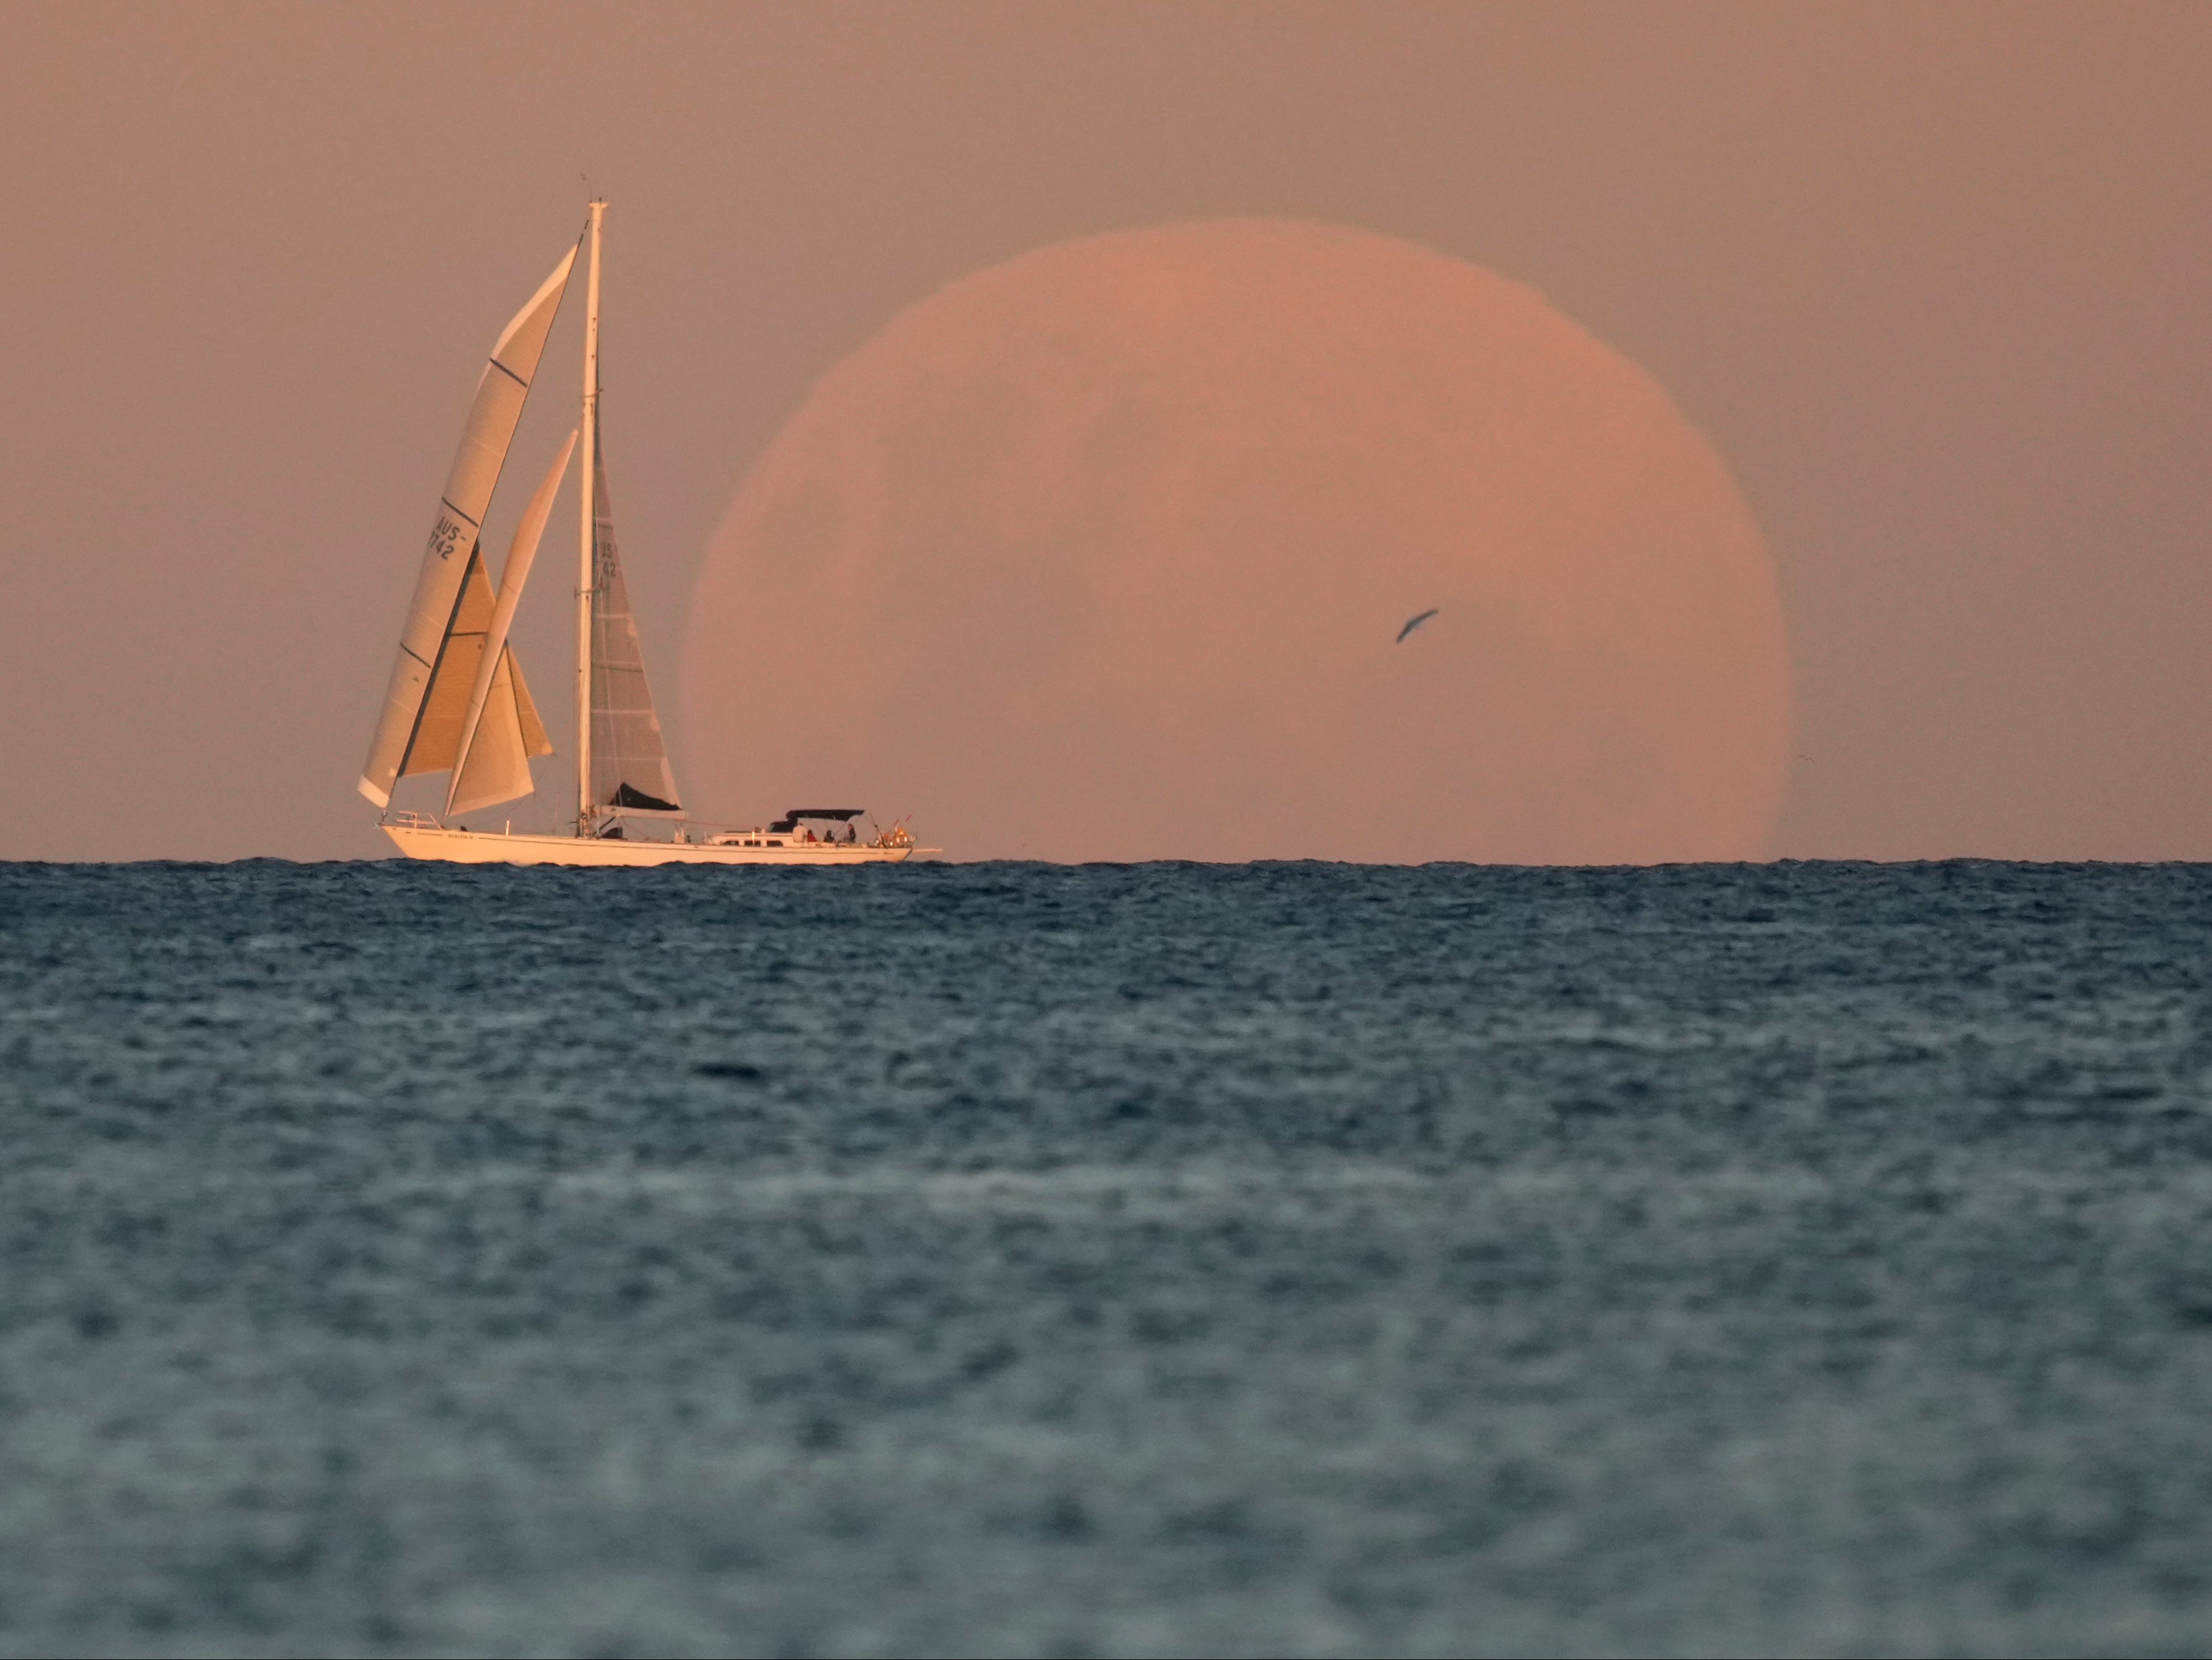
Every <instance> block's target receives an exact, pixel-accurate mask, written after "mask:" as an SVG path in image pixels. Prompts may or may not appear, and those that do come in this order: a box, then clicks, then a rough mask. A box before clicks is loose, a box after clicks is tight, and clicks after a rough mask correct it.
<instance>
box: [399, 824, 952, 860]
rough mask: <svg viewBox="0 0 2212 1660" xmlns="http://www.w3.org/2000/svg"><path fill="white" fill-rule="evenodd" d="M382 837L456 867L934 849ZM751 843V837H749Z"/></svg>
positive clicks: (780, 841)
mask: <svg viewBox="0 0 2212 1660" xmlns="http://www.w3.org/2000/svg"><path fill="white" fill-rule="evenodd" d="M384 833H385V834H386V836H390V837H391V838H392V841H393V842H396V843H398V848H399V850H400V852H402V853H404V854H406V855H407V856H408V857H409V858H410V859H442V860H447V861H448V862H449V863H453V864H460V865H592V866H606V865H628V866H652V865H883V864H897V863H899V862H900V861H901V860H905V859H907V858H909V857H911V856H912V855H913V854H917V853H933V852H934V851H936V849H934V848H917V847H915V846H913V845H912V844H911V843H908V844H905V845H894V846H890V847H884V846H880V845H878V844H876V843H872V842H808V841H805V840H803V839H801V840H794V839H792V838H789V837H783V838H772V837H769V836H761V837H759V838H757V840H758V842H761V843H763V844H764V845H754V846H743V845H734V846H733V845H730V844H726V843H725V844H719V845H718V844H716V843H714V842H643V841H639V842H632V841H629V840H617V839H614V838H610V837H605V836H507V835H502V834H501V833H499V832H496V831H493V830H441V829H437V828H435V827H432V826H428V825H421V824H386V825H385V826H384ZM747 839H748V840H753V839H754V838H750V837H749V838H747Z"/></svg>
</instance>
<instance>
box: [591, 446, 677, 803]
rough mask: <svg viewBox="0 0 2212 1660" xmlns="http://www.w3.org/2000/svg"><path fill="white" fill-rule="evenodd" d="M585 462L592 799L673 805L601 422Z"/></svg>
mask: <svg viewBox="0 0 2212 1660" xmlns="http://www.w3.org/2000/svg"><path fill="white" fill-rule="evenodd" d="M593 460H594V463H595V465H593V467H592V801H593V802H594V803H595V804H596V805H598V806H601V807H614V808H619V809H621V810H623V811H625V812H680V811H682V809H681V808H680V807H679V806H678V802H677V795H676V775H675V774H674V773H673V772H671V771H670V770H669V766H668V746H667V745H665V743H663V742H662V741H661V735H660V716H659V714H657V713H656V712H655V711H654V709H653V689H652V687H651V686H649V685H647V684H646V678H645V654H644V652H643V651H641V649H639V647H638V642H637V619H636V618H635V617H633V616H632V615H631V614H630V609H629V584H627V583H626V582H624V581H623V572H622V559H621V556H619V555H618V554H617V552H616V550H615V514H614V504H613V502H611V500H610V499H609V497H608V496H607V449H606V428H605V424H604V423H602V424H601V426H600V428H599V444H598V446H597V453H596V454H595V456H594V457H593Z"/></svg>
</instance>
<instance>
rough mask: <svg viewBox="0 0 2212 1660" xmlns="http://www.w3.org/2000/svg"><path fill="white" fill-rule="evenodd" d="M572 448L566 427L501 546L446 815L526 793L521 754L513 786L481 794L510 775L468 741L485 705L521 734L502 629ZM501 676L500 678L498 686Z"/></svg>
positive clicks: (514, 675)
mask: <svg viewBox="0 0 2212 1660" xmlns="http://www.w3.org/2000/svg"><path fill="white" fill-rule="evenodd" d="M575 449H576V435H575V434H574V433H573V432H572V433H570V434H569V435H568V442H567V443H565V444H563V445H562V447H561V453H560V454H559V455H557V456H556V457H555V458H554V461H553V465H552V466H551V467H550V468H549V469H548V470H547V471H546V474H545V477H544V482H543V483H540V484H539V485H538V492H537V494H536V495H534V496H532V497H531V498H530V505H529V507H528V508H525V509H524V511H523V514H522V520H521V522H520V524H518V525H517V526H515V527H514V540H513V542H512V543H510V544H508V546H507V569H504V570H503V571H501V573H500V578H499V599H498V601H497V603H496V604H495V605H493V606H492V611H491V623H490V625H489V627H488V628H487V629H486V630H485V634H484V643H483V649H482V650H481V651H479V652H478V653H477V672H476V678H475V681H474V683H473V684H471V687H470V688H469V702H468V709H467V712H466V713H465V714H463V716H462V717H461V736H460V744H459V751H458V757H459V758H458V759H457V760H456V762H455V763H454V767H453V786H452V787H451V788H449V789H448V790H447V792H446V811H447V813H448V814H451V813H455V812H474V811H475V810H476V809H477V808H478V807H488V806H490V805H491V804H492V803H493V802H495V801H510V800H513V799H514V797H515V796H517V795H526V794H529V792H530V788H531V783H530V766H529V762H528V759H527V757H525V758H524V761H523V765H522V781H521V787H520V788H519V789H515V790H513V791H512V792H510V793H508V794H496V795H492V794H485V793H484V792H485V791H486V790H488V789H501V790H504V789H505V788H506V786H507V782H508V781H511V777H512V775H511V774H508V773H504V772H502V773H501V774H499V775H498V776H497V777H493V776H491V775H488V774H486V773H485V772H484V769H483V768H482V767H479V766H477V765H476V764H474V763H475V754H476V752H475V747H474V745H475V742H476V739H477V734H478V733H480V732H483V731H484V730H485V728H484V727H483V720H484V717H485V714H486V712H487V710H489V711H490V714H491V719H492V721H493V722H494V725H495V727H496V728H497V729H498V730H499V731H500V732H501V733H504V732H506V731H507V730H509V729H512V730H513V732H514V734H515V736H516V737H517V738H518V739H519V738H520V735H521V731H520V706H519V702H518V698H517V695H516V692H515V690H514V688H516V687H518V686H520V684H522V681H521V676H522V669H521V666H520V664H519V663H517V664H516V665H515V666H513V670H512V672H507V669H508V660H509V657H510V655H511V654H510V653H509V652H508V651H507V629H509V628H510V627H512V626H513V623H514V608H515V607H516V606H517V605H520V604H521V602H522V588H523V585H524V584H525V583H526V582H527V581H530V567H531V565H532V562H534V561H535V560H536V559H537V557H538V538H541V537H543V536H544V534H545V520H546V519H547V518H548V517H549V516H550V514H552V511H553V497H554V496H555V495H556V493H557V492H558V491H559V489H560V488H561V477H562V474H563V473H565V472H567V471H568V458H569V456H571V455H573V454H574V453H575ZM502 678H503V679H504V681H505V682H506V684H505V685H504V687H503V688H502V685H501V680H502ZM502 741H503V740H502ZM501 752H502V753H503V752H504V751H501ZM537 752H538V753H540V754H542V753H544V751H537Z"/></svg>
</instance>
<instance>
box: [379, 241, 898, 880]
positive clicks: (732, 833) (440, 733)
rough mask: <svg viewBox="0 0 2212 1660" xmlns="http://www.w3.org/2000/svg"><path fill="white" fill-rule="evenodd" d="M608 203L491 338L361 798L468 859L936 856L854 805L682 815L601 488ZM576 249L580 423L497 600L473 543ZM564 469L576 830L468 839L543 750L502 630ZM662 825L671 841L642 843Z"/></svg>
mask: <svg viewBox="0 0 2212 1660" xmlns="http://www.w3.org/2000/svg"><path fill="white" fill-rule="evenodd" d="M606 205H607V204H605V202H603V201H599V200H594V201H593V202H592V204H591V216H590V219H589V222H588V223H587V224H586V227H585V229H584V234H583V235H582V236H580V238H579V239H578V240H577V245H576V246H574V247H572V248H570V249H569V250H568V252H567V254H565V255H564V256H563V257H562V260H561V263H560V264H559V265H556V266H555V267H554V268H553V274H552V275H551V276H550V277H547V278H546V279H545V281H544V283H543V284H541V285H540V286H539V288H538V292H537V293H535V294H534V295H531V297H530V301H529V302H528V303H527V304H526V305H525V306H524V307H523V308H522V309H521V310H520V311H519V312H517V313H515V314H514V318H513V321H511V322H510V323H508V324H507V327H506V328H505V329H504V330H502V331H501V333H500V337H499V339H498V340H497V342H496V343H495V344H494V345H493V347H492V349H491V358H490V361H489V362H488V363H487V364H486V365H485V366H484V371H483V377H482V378H481V379H480V380H478V381H477V394H476V401H475V402H474V404H471V406H470V410H469V417H468V423H467V424H466V425H465V427H464V428H463V429H462V430H461V444H460V449H459V453H457V454H456V455H455V456H454V458H453V470H452V471H451V472H450V473H449V474H448V475H447V479H446V487H445V489H444V490H443V492H442V493H441V495H440V496H439V498H438V510H437V514H436V516H435V519H434V520H432V523H431V527H430V543H429V546H428V548H427V549H425V550H424V551H423V555H422V569H421V571H420V572H419V573H418V574H417V575H416V581H415V597H414V599H413V600H412V601H411V602H410V605H409V606H408V609H407V621H406V623H405V626H404V628H403V629H402V630H401V632H400V635H399V655H398V661H397V662H396V663H395V664H394V665H393V666H392V681H391V684H390V685H389V687H388V688H387V689H386V692H385V696H384V708H383V710H382V711H381V713H380V714H379V715H378V717H377V722H376V732H375V735H374V737H373V738H371V739H370V740H369V745H368V761H367V763H365V764H364V765H363V766H362V775H361V783H360V786H359V787H360V790H361V793H362V795H364V796H366V797H367V798H368V800H369V801H370V802H371V803H373V804H374V806H376V807H377V808H378V809H380V812H382V814H383V817H382V818H380V819H379V821H378V822H379V824H380V825H381V826H382V828H383V830H384V832H385V834H386V835H387V836H390V837H391V838H392V841H393V842H395V843H397V844H398V848H399V850H400V851H401V852H402V853H404V854H406V855H407V856H408V857H409V858H410V859H443V860H452V861H454V862H457V863H461V864H514V865H673V864H686V865H855V864H879V863H885V862H896V861H897V860H904V859H907V858H908V857H910V856H911V855H912V854H915V853H917V852H921V853H935V852H937V851H939V849H937V848H917V847H916V846H915V839H914V836H913V834H912V833H911V832H910V831H909V830H908V829H907V828H906V826H905V825H904V824H894V825H892V826H891V828H890V830H884V831H883V832H881V833H879V834H878V835H877V836H874V837H873V838H872V839H871V840H868V841H866V842H864V841H862V840H861V839H860V832H859V826H858V824H857V823H856V822H855V821H857V820H858V819H859V818H861V817H862V815H863V812H864V811H865V810H864V809H862V808H859V807H794V808H793V809H791V810H790V811H789V812H786V813H785V814H784V815H783V817H782V818H779V819H776V820H775V822H773V823H771V824H757V825H754V826H752V827H751V828H750V829H744V828H741V827H735V826H700V825H697V824H694V823H693V821H692V820H691V819H690V818H689V816H688V815H687V814H686V813H685V812H684V808H683V806H682V805H681V802H680V800H679V798H678V794H677V788H676V776H675V773H674V771H673V770H672V769H671V767H670V765H669V761H668V749H667V745H665V743H664V742H663V740H662V737H661V731H660V717H659V714H658V713H657V712H656V711H655V709H654V708H653V690H652V687H651V686H650V684H648V683H647V678H646V672H645V654H644V652H643V649H642V648H641V646H640V644H639V642H638V633H637V619H636V617H635V616H634V615H633V614H632V612H631V611H630V605H629V585H628V584H627V583H626V582H625V581H624V580H623V568H622V559H621V556H620V555H619V553H618V552H617V549H616V544H615V526H614V506H613V503H612V501H611V498H610V496H609V495H608V490H607V466H606V445H605V432H604V429H603V423H602V421H601V418H600V410H599V244H600V234H601V224H602V222H603V221H604V219H605V215H606ZM587 249H588V253H589V258H588V259H587V260H586V281H585V300H584V390H583V401H582V405H581V410H580V420H579V421H578V423H577V426H576V429H575V431H574V432H572V433H570V434H569V435H568V441H567V443H565V444H564V445H563V446H562V449H561V453H560V454H559V455H557V456H556V457H555V458H554V460H553V463H552V465H551V466H550V468H548V469H547V471H546V472H545V475H544V478H543V479H542V480H541V481H540V483H538V488H537V490H536V492H535V493H534V494H533V495H532V496H531V498H530V501H529V503H528V505H527V506H526V508H524V509H523V513H522V517H521V519H520V520H519V521H518V523H517V524H516V526H515V531H514V536H513V540H512V542H511V543H510V544H508V547H507V560H506V562H505V564H504V565H503V566H501V569H500V574H499V584H498V587H497V588H496V590H495V589H494V587H493V586H492V578H491V571H490V568H489V565H488V564H487V562H486V561H485V557H484V550H483V540H482V532H483V523H484V516H485V514H487V513H488V512H489V509H490V507H491V500H492V496H493V493H494V491H495V489H497V487H498V484H499V477H500V474H501V471H503V470H504V468H505V466H506V465H507V451H508V449H509V448H510V447H512V446H513V441H514V433H515V428H516V427H517V425H518V424H519V423H520V422H521V419H522V411H523V407H524V405H525V404H526V402H527V400H528V398H529V397H530V388H531V384H532V381H533V380H535V379H536V378H537V374H538V360H539V359H540V358H541V357H542V356H544V351H545V341H546V337H547V336H548V335H549V334H550V332H551V331H552V327H553V319H554V317H555V316H556V313H558V312H559V311H560V309H561V302H562V298H563V296H564V295H566V294H567V293H568V282H569V278H570V277H571V276H572V275H573V274H574V270H575V266H576V263H577V258H578V256H579V255H580V254H582V253H584V252H586V250H587ZM579 451H580V452H581V454H580V458H578V452H579ZM572 458H575V459H578V469H577V477H578V478H579V479H580V480H583V481H588V487H580V488H579V489H578V492H577V494H578V496H579V499H580V512H579V514H578V519H579V525H578V539H579V544H580V545H579V552H578V562H579V563H578V570H579V577H578V581H577V593H576V817H575V820H574V824H573V826H571V827H570V828H569V829H568V830H567V831H566V832H565V833H561V834H553V835H533V834H528V833H526V834H523V835H520V836H517V835H514V834H513V833H512V832H513V821H512V820H509V821H507V827H506V828H505V829H502V830H482V829H471V828H469V827H468V826H467V825H466V824H462V823H460V822H459V815H462V814H470V815H475V814H479V813H481V812H482V811H483V809H484V808H486V807H491V806H498V805H499V804H500V803H501V802H505V801H513V800H518V799H520V798H521V797H523V796H526V795H528V794H531V793H532V790H533V789H534V788H535V787H536V786H535V782H534V781H533V780H532V776H531V771H530V763H531V761H532V758H533V757H538V756H544V755H550V754H552V753H553V745H552V742H551V740H550V739H549V738H548V736H547V735H546V731H545V723H544V721H543V720H542V719H541V718H540V717H539V715H538V705H537V703H536V702H535V701H534V700H533V699H532V696H531V695H530V686H529V683H528V682H527V681H526V680H525V679H524V678H523V674H522V664H521V661H520V659H519V658H518V657H517V656H516V654H515V649H514V647H513V644H512V643H510V642H509V641H508V638H507V635H508V631H509V629H510V626H511V625H512V623H513V620H514V614H515V610H516V607H517V606H518V605H520V602H521V599H522V592H523V587H524V585H525V584H526V582H527V581H529V579H530V570H531V566H532V563H533V562H535V561H536V559H537V556H538V542H539V540H540V539H541V538H543V536H544V532H545V525H546V520H548V519H550V517H551V515H552V510H553V502H554V497H555V496H556V495H557V494H558V492H559V490H560V487H561V482H562V478H563V477H565V476H566V475H567V472H568V463H569V461H570V459H572ZM418 773H445V774H447V775H449V781H448V783H447V789H446V801H445V808H444V811H443V812H441V813H427V812H412V811H404V810H401V811H395V810H394V809H393V808H392V791H393V789H394V787H396V786H397V785H398V781H399V780H401V779H402V778H405V777H409V776H411V775H415V774H418ZM657 828H665V830H666V831H667V833H666V834H665V835H656V834H653V830H655V829H657ZM841 831H842V836H841V834H840V832H841Z"/></svg>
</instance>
